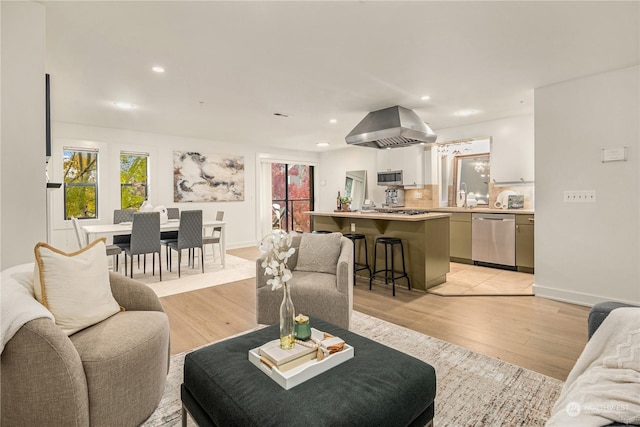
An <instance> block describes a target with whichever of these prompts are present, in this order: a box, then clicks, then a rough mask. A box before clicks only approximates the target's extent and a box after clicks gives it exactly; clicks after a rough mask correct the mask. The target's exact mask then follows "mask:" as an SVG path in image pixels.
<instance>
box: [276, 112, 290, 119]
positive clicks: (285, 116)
mask: <svg viewBox="0 0 640 427" xmlns="http://www.w3.org/2000/svg"><path fill="white" fill-rule="evenodd" d="M273 115H274V116H278V117H284V118H285V119H286V118H288V117H289V115H288V114H284V113H273Z"/></svg>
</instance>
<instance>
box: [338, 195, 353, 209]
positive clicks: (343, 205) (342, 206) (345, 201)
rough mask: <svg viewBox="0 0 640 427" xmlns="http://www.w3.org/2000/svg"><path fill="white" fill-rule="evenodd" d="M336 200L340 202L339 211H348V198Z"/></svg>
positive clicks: (349, 200)
mask: <svg viewBox="0 0 640 427" xmlns="http://www.w3.org/2000/svg"><path fill="white" fill-rule="evenodd" d="M338 200H339V201H340V210H342V211H348V210H349V203H351V199H350V198H349V197H339V198H338Z"/></svg>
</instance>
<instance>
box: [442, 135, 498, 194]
mask: <svg viewBox="0 0 640 427" xmlns="http://www.w3.org/2000/svg"><path fill="white" fill-rule="evenodd" d="M436 147H437V153H438V154H437V157H436V158H434V159H433V163H432V164H433V167H434V171H435V170H437V177H438V178H437V182H438V192H439V206H441V207H444V206H455V205H456V194H458V191H460V188H459V185H460V183H461V182H462V181H461V180H460V179H459V177H458V169H456V164H457V163H458V162H457V161H456V158H459V157H460V158H463V157H464V156H471V155H484V156H487V164H489V163H490V158H489V156H490V152H491V138H490V137H485V138H468V139H460V140H456V141H446V142H439V143H438V144H436ZM432 152H433V151H432ZM460 171H461V170H460ZM486 175H487V176H486V177H485V178H486V181H487V182H489V172H488V171H487V173H486ZM454 177H458V179H456V180H455V182H454ZM465 178H466V176H465ZM465 183H466V184H467V186H468V185H469V183H468V182H466V181H465ZM487 190H488V187H487ZM468 191H471V190H470V189H468ZM475 193H476V191H474V195H475ZM480 193H481V194H485V193H482V191H481V192H480ZM486 193H488V191H487V192H486ZM483 198H484V199H485V200H488V197H486V196H485V197H483Z"/></svg>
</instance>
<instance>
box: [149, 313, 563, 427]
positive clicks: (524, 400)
mask: <svg viewBox="0 0 640 427" xmlns="http://www.w3.org/2000/svg"><path fill="white" fill-rule="evenodd" d="M351 330H352V331H353V332H355V333H357V334H360V335H362V336H365V337H367V338H370V339H372V340H375V341H377V342H379V343H382V344H385V345H387V346H389V347H393V348H395V349H397V350H400V351H402V352H404V353H406V354H409V355H411V356H413V357H415V358H417V359H420V360H422V361H424V362H427V363H429V364H430V365H432V366H433V367H434V368H435V370H436V376H437V392H436V409H435V419H434V422H435V426H437V427H444V426H510V427H513V426H543V425H544V424H545V421H546V420H547V419H548V418H549V416H550V413H551V409H552V407H553V404H554V402H555V401H556V399H557V398H558V396H559V394H560V390H561V388H562V382H561V381H558V380H556V379H554V378H550V377H547V376H545V375H542V374H538V373H536V372H533V371H529V370H527V369H524V368H521V367H518V366H515V365H511V364H509V363H506V362H502V361H500V360H498V359H494V358H491V357H489V356H484V355H481V354H478V353H474V352H473V351H470V350H467V349H464V348H462V347H458V346H456V345H454V344H449V343H447V342H444V341H441V340H439V339H436V338H433V337H429V336H427V335H423V334H421V333H419V332H415V331H412V330H410V329H406V328H403V327H401V326H398V325H394V324H392V323H389V322H386V321H384V320H380V319H377V318H375V317H371V316H368V315H365V314H362V313H359V312H355V311H354V313H353V317H352V328H351ZM356 351H357V350H356ZM185 354H186V353H181V354H177V355H175V356H173V357H172V358H171V370H170V373H169V377H168V379H167V389H166V390H165V394H164V397H163V398H162V402H161V403H160V406H159V407H158V409H157V410H156V411H155V412H154V413H153V414H152V415H151V417H150V418H149V419H148V420H147V421H146V422H145V424H143V426H145V427H157V426H163V427H168V426H177V425H180V422H181V421H180V408H181V404H180V384H181V383H182V369H183V362H184V356H185ZM356 354H357V353H356ZM256 373H259V372H258V371H256ZM188 425H189V426H193V425H195V424H194V423H192V421H191V419H189V424H188Z"/></svg>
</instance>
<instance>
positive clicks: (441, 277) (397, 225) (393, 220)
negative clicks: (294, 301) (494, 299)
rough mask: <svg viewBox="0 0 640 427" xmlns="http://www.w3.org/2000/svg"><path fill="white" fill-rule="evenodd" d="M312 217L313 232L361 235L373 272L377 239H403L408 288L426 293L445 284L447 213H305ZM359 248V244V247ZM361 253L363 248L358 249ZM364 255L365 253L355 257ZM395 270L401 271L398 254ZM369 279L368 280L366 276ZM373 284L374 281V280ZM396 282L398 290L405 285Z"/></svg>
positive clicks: (380, 251)
mask: <svg viewBox="0 0 640 427" xmlns="http://www.w3.org/2000/svg"><path fill="white" fill-rule="evenodd" d="M305 213H307V214H309V215H311V217H312V224H313V225H312V226H313V229H314V230H327V231H339V232H341V233H342V234H347V233H358V234H364V235H365V236H366V239H367V247H368V252H369V265H370V266H371V269H372V270H373V252H374V250H373V246H374V243H375V239H376V237H381V236H385V237H396V238H399V239H402V243H403V246H404V256H405V263H406V267H407V273H408V274H409V278H410V279H411V288H412V289H416V290H420V291H426V290H427V289H429V288H431V287H433V286H436V285H439V284H441V283H444V282H445V281H446V280H447V273H448V272H449V217H450V216H451V214H450V213H444V212H438V213H419V214H413V215H411V214H406V213H381V212H317V211H312V212H305ZM358 247H360V245H358ZM360 250H362V251H363V252H364V249H363V248H362V249H360ZM358 255H359V256H364V254H358ZM377 255H378V265H377V268H378V269H381V268H383V267H381V266H384V250H383V247H382V245H380V246H379V248H378V254H377ZM396 256H397V258H396V264H395V265H396V270H397V269H398V268H400V269H401V268H402V263H401V262H400V254H399V251H398V253H397V254H396ZM367 279H368V277H367ZM374 283H375V281H374ZM405 283H406V280H404V279H399V280H398V281H397V282H396V285H397V287H399V288H402V287H403V286H405Z"/></svg>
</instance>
